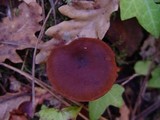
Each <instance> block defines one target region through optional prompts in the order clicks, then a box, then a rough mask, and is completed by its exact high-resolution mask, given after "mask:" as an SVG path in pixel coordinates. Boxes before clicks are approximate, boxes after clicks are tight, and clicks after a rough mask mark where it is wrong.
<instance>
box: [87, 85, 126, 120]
mask: <svg viewBox="0 0 160 120" xmlns="http://www.w3.org/2000/svg"><path fill="white" fill-rule="evenodd" d="M123 91H124V88H123V87H121V86H120V85H118V84H115V85H114V86H113V87H112V88H111V90H110V91H109V92H108V93H107V94H105V95H104V96H103V97H101V98H99V99H97V100H95V101H91V102H89V117H90V120H98V118H99V117H100V116H101V115H102V114H103V112H104V111H105V109H106V108H107V107H108V106H109V105H113V106H116V107H120V106H121V105H122V103H123V99H122V93H123Z"/></svg>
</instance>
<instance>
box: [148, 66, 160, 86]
mask: <svg viewBox="0 0 160 120" xmlns="http://www.w3.org/2000/svg"><path fill="white" fill-rule="evenodd" d="M151 75H152V78H151V79H150V80H149V82H148V87H151V88H160V67H157V68H155V69H154V70H153V71H152V73H151Z"/></svg>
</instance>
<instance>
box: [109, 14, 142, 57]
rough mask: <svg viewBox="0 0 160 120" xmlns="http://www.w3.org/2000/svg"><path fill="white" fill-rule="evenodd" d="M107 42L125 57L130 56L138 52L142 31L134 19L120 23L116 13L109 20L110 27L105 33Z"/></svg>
mask: <svg viewBox="0 0 160 120" xmlns="http://www.w3.org/2000/svg"><path fill="white" fill-rule="evenodd" d="M106 37H107V38H108V39H109V41H110V42H111V43H112V44H113V45H114V46H116V48H118V50H119V51H121V52H122V53H123V52H124V53H125V54H126V55H127V56H132V55H133V54H134V52H135V51H136V50H138V48H139V46H140V43H141V41H142V40H143V37H144V35H143V30H142V28H141V26H140V25H139V24H138V21H137V20H136V19H135V18H132V19H129V20H125V21H121V20H120V15H119V13H117V14H116V15H115V16H114V17H113V19H111V25H110V28H109V30H108V31H107V33H106Z"/></svg>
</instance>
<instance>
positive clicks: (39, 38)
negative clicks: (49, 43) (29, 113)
mask: <svg viewBox="0 0 160 120" xmlns="http://www.w3.org/2000/svg"><path fill="white" fill-rule="evenodd" d="M41 2H42V4H43V5H44V1H43V0H41ZM42 8H44V7H42ZM50 11H51V10H50ZM50 11H49V13H48V14H47V17H46V18H45V20H44V22H43V25H42V29H41V31H40V33H39V36H38V39H37V42H36V45H35V48H34V53H33V60H32V109H33V110H34V106H35V59H36V53H37V47H38V43H39V41H40V40H41V39H42V37H43V34H44V30H45V25H46V22H47V20H48V18H49V15H50ZM44 16H45V10H44V9H43V17H44ZM33 112H34V111H33Z"/></svg>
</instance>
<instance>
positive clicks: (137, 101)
mask: <svg viewBox="0 0 160 120" xmlns="http://www.w3.org/2000/svg"><path fill="white" fill-rule="evenodd" d="M152 65H153V61H152V62H151V64H150V65H149V69H148V72H147V75H146V77H145V78H144V80H143V82H142V84H141V89H140V92H139V95H138V97H137V100H136V102H135V103H136V104H135V106H134V109H133V111H132V113H131V120H135V115H136V111H137V109H138V108H139V106H140V104H141V101H142V100H141V98H142V97H143V96H144V93H145V91H146V86H147V81H148V79H149V75H150V73H151V70H152Z"/></svg>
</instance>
